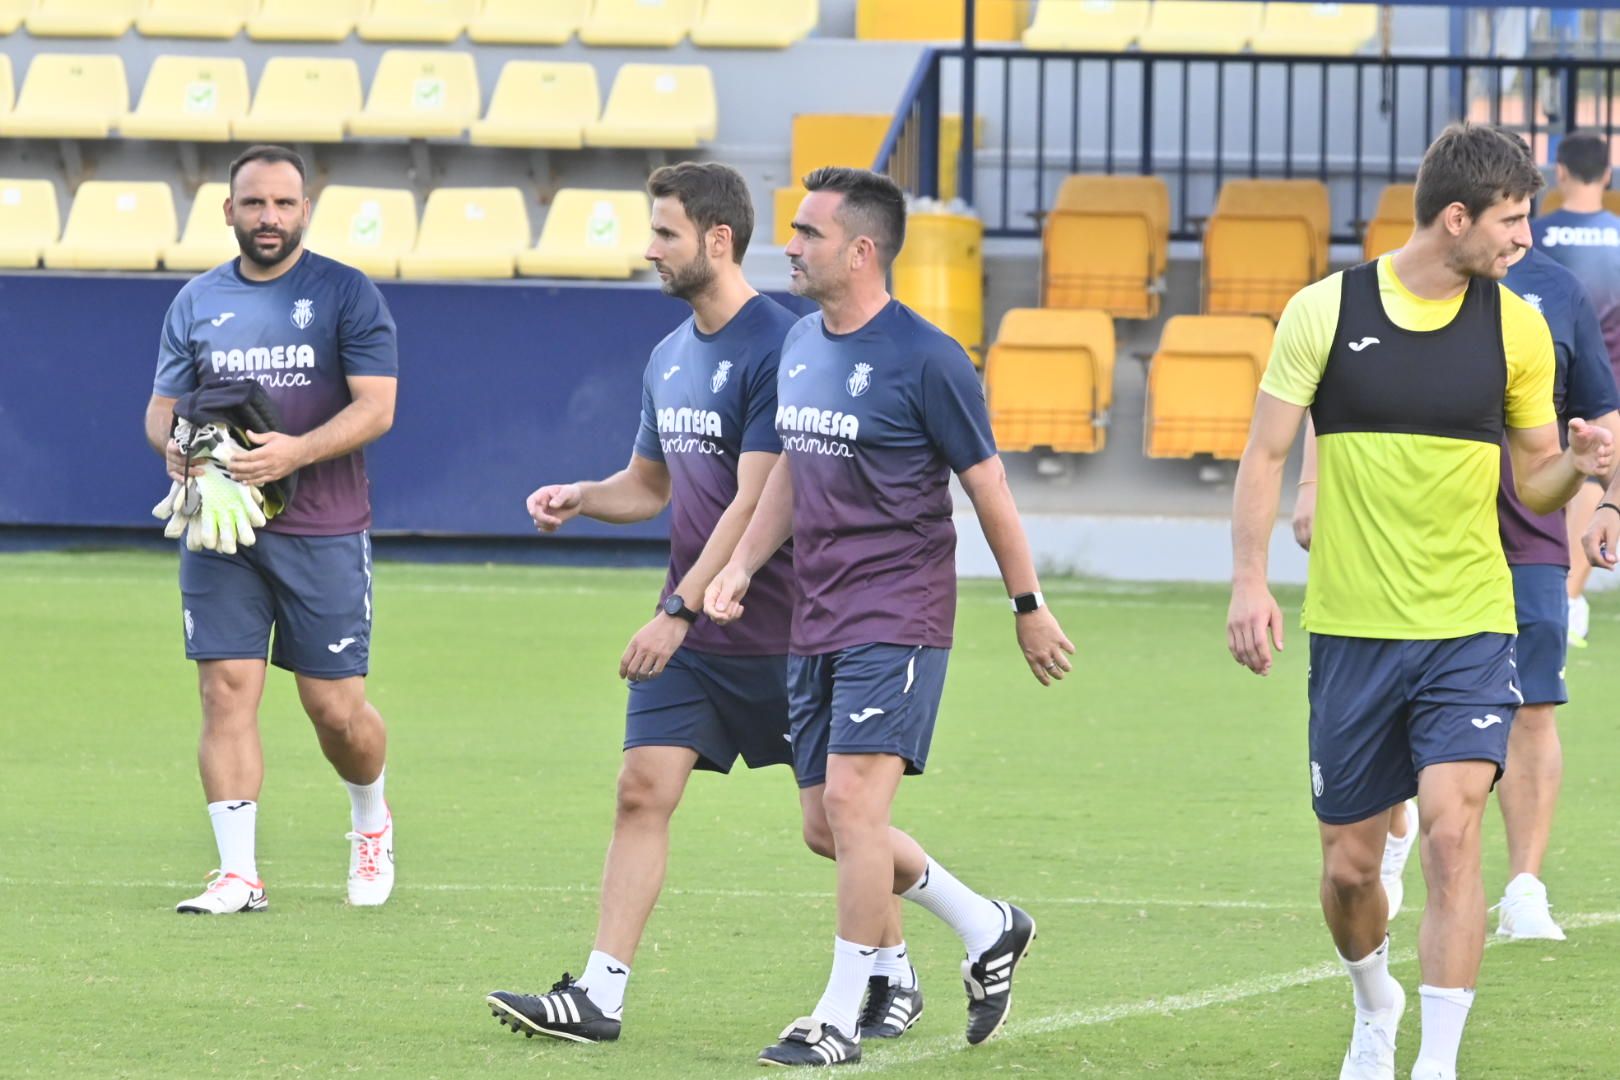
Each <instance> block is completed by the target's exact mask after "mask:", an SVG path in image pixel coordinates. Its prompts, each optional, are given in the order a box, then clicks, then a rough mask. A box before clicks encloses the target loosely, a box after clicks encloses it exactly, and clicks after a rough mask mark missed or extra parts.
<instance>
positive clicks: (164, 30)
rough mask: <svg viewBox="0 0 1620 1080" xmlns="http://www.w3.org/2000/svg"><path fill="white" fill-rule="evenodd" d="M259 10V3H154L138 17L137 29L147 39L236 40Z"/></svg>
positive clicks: (169, 0) (232, 0) (216, 0)
mask: <svg viewBox="0 0 1620 1080" xmlns="http://www.w3.org/2000/svg"><path fill="white" fill-rule="evenodd" d="M258 6H259V4H258V0H152V6H151V7H149V8H147V9H146V10H145V11H142V12H141V13H140V14H139V15H137V16H136V17H135V29H136V30H137V31H138V32H140V33H141V34H144V35H145V36H147V37H183V38H233V37H235V36H236V35H237V34H239V33H240V32H241V30H242V27H244V26H246V25H247V20H248V16H249V15H251V14H253V12H254V11H255V10H257V8H258Z"/></svg>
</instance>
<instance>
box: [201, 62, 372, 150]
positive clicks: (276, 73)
mask: <svg viewBox="0 0 1620 1080" xmlns="http://www.w3.org/2000/svg"><path fill="white" fill-rule="evenodd" d="M359 111H360V67H359V65H358V64H356V63H355V62H354V61H353V60H351V59H349V58H347V57H307V56H276V57H272V58H271V59H270V60H267V61H266V62H265V65H264V71H263V73H262V74H260V76H259V87H258V90H257V92H255V93H254V95H253V104H252V105H251V106H250V107H249V108H248V114H247V115H246V116H244V117H243V118H242V119H240V120H238V121H236V123H235V124H233V125H232V130H233V132H234V133H235V135H236V139H237V141H238V142H250V143H251V142H342V141H343V133H344V131H345V129H347V127H348V124H349V119H350V118H351V117H353V116H354V115H355V114H356V113H358V112H359Z"/></svg>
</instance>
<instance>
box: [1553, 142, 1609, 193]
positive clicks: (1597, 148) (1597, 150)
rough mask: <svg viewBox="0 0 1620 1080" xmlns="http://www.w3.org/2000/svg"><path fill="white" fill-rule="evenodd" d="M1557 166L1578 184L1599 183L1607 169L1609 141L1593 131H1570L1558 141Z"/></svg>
mask: <svg viewBox="0 0 1620 1080" xmlns="http://www.w3.org/2000/svg"><path fill="white" fill-rule="evenodd" d="M1558 164H1560V165H1562V166H1563V167H1564V169H1565V170H1566V171H1567V172H1568V173H1569V175H1570V176H1571V177H1573V178H1574V179H1575V180H1577V181H1579V182H1580V183H1583V184H1596V183H1599V182H1601V181H1602V179H1603V173H1604V171H1605V170H1606V169H1608V167H1609V141H1608V140H1607V139H1605V138H1604V137H1603V136H1601V135H1599V134H1598V133H1597V132H1595V131H1572V132H1570V133H1569V134H1568V135H1565V136H1564V137H1563V138H1562V139H1560V140H1558Z"/></svg>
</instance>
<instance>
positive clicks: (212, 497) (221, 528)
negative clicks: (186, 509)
mask: <svg viewBox="0 0 1620 1080" xmlns="http://www.w3.org/2000/svg"><path fill="white" fill-rule="evenodd" d="M193 483H194V484H195V487H194V488H193V490H194V491H195V492H196V493H197V495H198V496H199V500H198V501H199V505H198V507H197V510H196V512H195V513H194V514H192V515H190V518H189V524H188V526H187V529H186V547H187V548H189V549H191V550H192V551H201V550H203V549H204V548H206V549H207V550H209V551H217V552H219V553H220V554H222V555H234V554H236V549H237V548H238V547H252V546H253V545H254V543H256V542H257V541H258V537H257V536H256V535H255V534H254V532H253V530H254V528H255V527H262V526H263V525H264V523H265V517H264V510H263V509H262V504H263V498H262V496H260V495H259V492H258V490H257V489H256V488H252V487H249V486H247V485H246V484H239V483H237V482H236V481H235V480H232V479H231V478H230V477H229V476H227V475H226V474H225V473H224V471H222V470H221V469H220V467H219V466H218V465H216V464H214V462H213V461H212V460H209V461H205V462H203V464H202V467H201V469H200V470H199V471H198V472H197V474H196V476H195V478H194V480H193ZM171 524H172V523H171Z"/></svg>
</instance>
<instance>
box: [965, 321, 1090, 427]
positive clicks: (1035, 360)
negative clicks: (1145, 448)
mask: <svg viewBox="0 0 1620 1080" xmlns="http://www.w3.org/2000/svg"><path fill="white" fill-rule="evenodd" d="M984 388H985V396H986V397H987V398H988V401H989V407H990V427H991V430H992V431H994V433H995V436H996V445H997V446H998V447H1000V448H1001V449H1002V450H1010V451H1029V450H1034V449H1035V448H1037V447H1042V446H1046V447H1051V448H1052V449H1053V450H1055V451H1057V452H1059V453H1068V454H1092V453H1096V452H1098V451H1100V450H1102V449H1103V448H1105V447H1106V446H1107V445H1108V413H1109V410H1110V409H1111V408H1113V404H1114V323H1113V320H1111V319H1109V317H1108V316H1107V315H1105V314H1103V313H1102V312H1100V311H1052V310H1049V309H1043V308H1013V309H1012V310H1011V311H1008V312H1007V314H1006V315H1004V316H1002V319H1001V328H1000V329H999V330H998V331H997V333H996V343H995V344H994V345H992V346H990V354H989V356H988V357H986V359H985V363H984Z"/></svg>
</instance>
